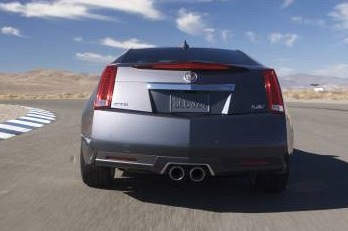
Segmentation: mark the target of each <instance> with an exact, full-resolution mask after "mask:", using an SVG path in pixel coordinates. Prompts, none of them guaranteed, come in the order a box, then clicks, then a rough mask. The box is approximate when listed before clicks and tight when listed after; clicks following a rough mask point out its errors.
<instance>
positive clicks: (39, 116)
mask: <svg viewBox="0 0 348 231" xmlns="http://www.w3.org/2000/svg"><path fill="white" fill-rule="evenodd" d="M25 116H29V117H34V118H38V119H39V118H41V119H45V120H51V121H52V120H54V118H52V117H50V116H42V115H36V114H31V113H30V114H26V115H25Z"/></svg>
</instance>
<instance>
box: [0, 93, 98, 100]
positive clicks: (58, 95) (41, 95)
mask: <svg viewBox="0 0 348 231" xmlns="http://www.w3.org/2000/svg"><path fill="white" fill-rule="evenodd" d="M90 94H91V93H90V92H82V93H78V92H75V93H37V94H0V100H9V99H87V98H88V97H89V96H90Z"/></svg>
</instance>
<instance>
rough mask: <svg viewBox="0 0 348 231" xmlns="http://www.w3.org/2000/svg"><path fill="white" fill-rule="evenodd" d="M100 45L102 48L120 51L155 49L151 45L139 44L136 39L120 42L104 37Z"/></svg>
mask: <svg viewBox="0 0 348 231" xmlns="http://www.w3.org/2000/svg"><path fill="white" fill-rule="evenodd" d="M100 44H101V45H103V46H108V47H114V48H121V49H129V48H151V47H156V46H155V45H153V44H149V43H144V42H140V41H139V40H138V39H136V38H132V39H128V40H124V41H120V40H115V39H113V38H109V37H106V38H104V39H101V40H100Z"/></svg>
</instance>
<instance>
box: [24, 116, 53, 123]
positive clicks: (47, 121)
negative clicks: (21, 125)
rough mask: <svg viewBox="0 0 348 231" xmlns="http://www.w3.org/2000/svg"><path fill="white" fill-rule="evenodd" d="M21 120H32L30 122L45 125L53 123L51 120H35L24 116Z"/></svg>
mask: <svg viewBox="0 0 348 231" xmlns="http://www.w3.org/2000/svg"><path fill="white" fill-rule="evenodd" d="M19 119H24V120H30V121H35V122H39V123H45V124H49V123H51V121H50V120H44V119H35V118H33V117H28V116H22V117H19Z"/></svg>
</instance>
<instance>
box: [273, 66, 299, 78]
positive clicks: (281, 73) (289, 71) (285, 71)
mask: <svg viewBox="0 0 348 231" xmlns="http://www.w3.org/2000/svg"><path fill="white" fill-rule="evenodd" d="M276 72H277V74H278V75H279V76H287V75H291V74H294V73H295V70H294V69H292V68H290V67H278V68H276Z"/></svg>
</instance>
